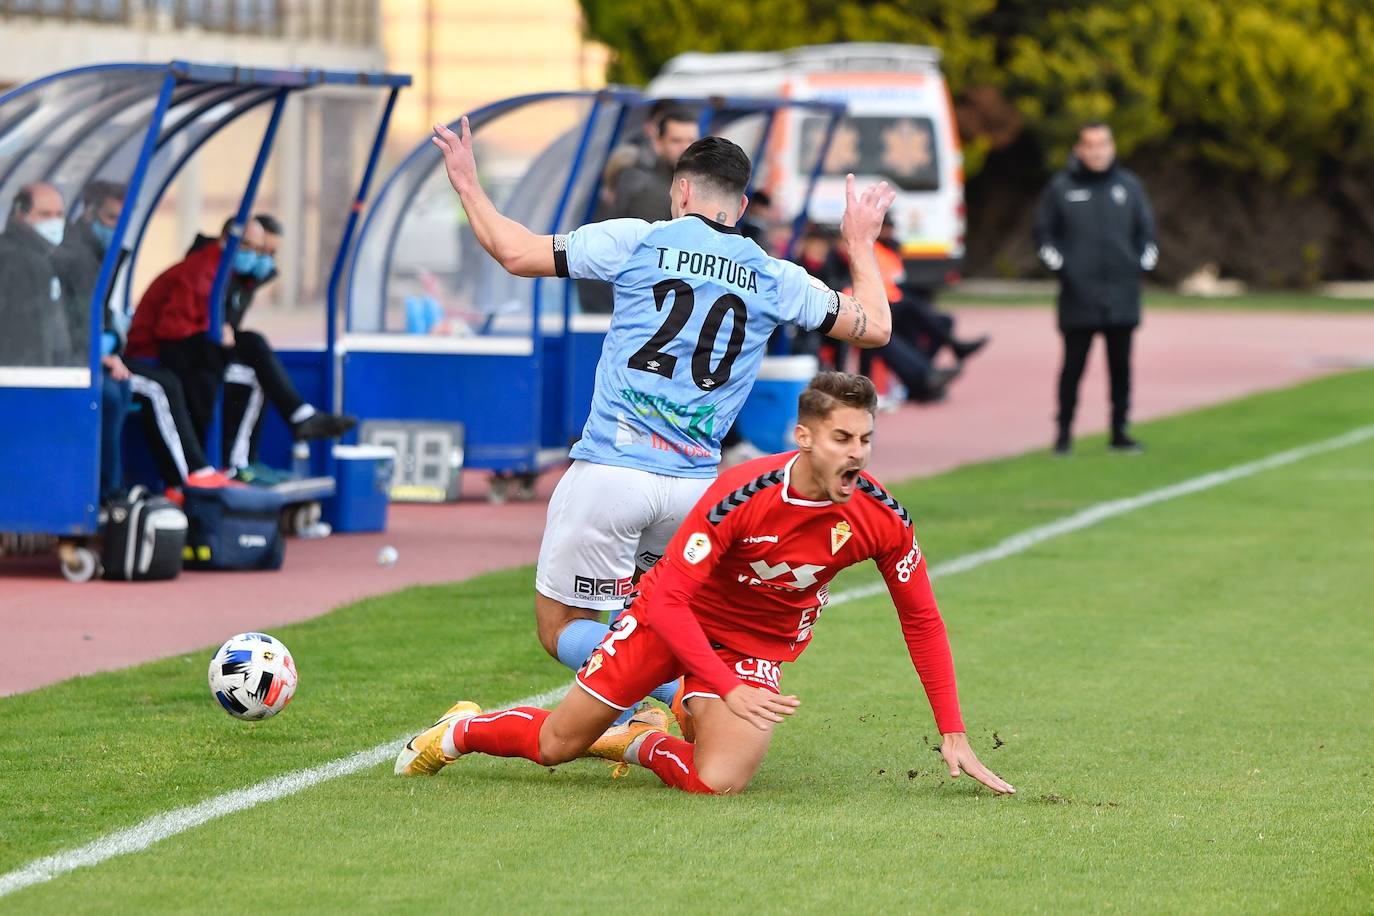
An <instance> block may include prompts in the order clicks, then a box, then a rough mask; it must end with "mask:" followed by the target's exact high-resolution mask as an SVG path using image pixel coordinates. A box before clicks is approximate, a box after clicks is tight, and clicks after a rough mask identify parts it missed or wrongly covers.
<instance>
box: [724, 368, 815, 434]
mask: <svg viewBox="0 0 1374 916" xmlns="http://www.w3.org/2000/svg"><path fill="white" fill-rule="evenodd" d="M818 371H820V363H819V361H818V360H817V359H816V357H814V356H765V357H764V358H763V365H761V366H760V367H759V377H758V381H756V382H754V389H753V390H752V391H750V392H749V398H748V399H747V400H746V401H745V402H744V407H743V408H742V409H741V410H740V412H739V418H738V419H737V420H736V421H735V425H736V426H738V427H739V431H740V432H741V433H742V434H743V435H744V438H746V439H748V440H749V441H750V442H752V443H754V444H755V445H757V446H758V447H759V448H761V449H763V450H764V451H765V452H769V453H776V452H790V451H792V450H793V449H795V448H796V447H797V444H796V442H794V441H793V439H792V429H793V427H795V426H796V425H797V398H799V397H801V393H802V392H803V391H805V390H806V386H807V385H809V384H810V383H811V380H812V379H813V378H815V377H816V373H817V372H818Z"/></svg>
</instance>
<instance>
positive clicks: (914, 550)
mask: <svg viewBox="0 0 1374 916" xmlns="http://www.w3.org/2000/svg"><path fill="white" fill-rule="evenodd" d="M919 565H921V545H920V544H917V543H916V535H915V534H912V536H911V549H910V550H908V551H907V552H906V556H904V557H902V558H901V559H900V560H898V561H897V581H898V582H910V581H911V574H912V573H913V572H915V571H916V567H917V566H919Z"/></svg>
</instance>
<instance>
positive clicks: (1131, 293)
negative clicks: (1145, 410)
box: [1035, 122, 1159, 455]
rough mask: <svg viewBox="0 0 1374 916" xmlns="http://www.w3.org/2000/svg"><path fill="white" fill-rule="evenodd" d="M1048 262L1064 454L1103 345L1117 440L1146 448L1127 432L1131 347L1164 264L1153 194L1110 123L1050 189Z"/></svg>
mask: <svg viewBox="0 0 1374 916" xmlns="http://www.w3.org/2000/svg"><path fill="white" fill-rule="evenodd" d="M1035 245H1036V250H1037V252H1038V254H1039V256H1040V260H1041V261H1043V262H1044V264H1045V266H1046V267H1048V268H1049V269H1050V270H1052V271H1054V272H1055V273H1056V274H1057V275H1058V276H1059V333H1060V334H1061V335H1062V336H1063V338H1064V364H1063V367H1062V369H1061V370H1060V373H1059V416H1058V435H1057V436H1056V438H1055V444H1054V451H1055V453H1056V454H1059V455H1067V454H1069V452H1070V450H1071V448H1072V441H1073V439H1072V429H1073V417H1074V410H1075V408H1076V407H1077V406H1078V383H1079V380H1080V379H1081V378H1082V377H1083V367H1084V365H1085V364H1086V363H1087V359H1088V350H1089V348H1090V347H1091V345H1092V339H1093V335H1095V334H1098V333H1100V334H1101V335H1102V336H1103V338H1104V339H1105V340H1106V341H1107V365H1108V368H1109V371H1110V374H1111V395H1112V438H1111V443H1110V447H1111V448H1112V449H1113V450H1114V451H1119V452H1140V451H1143V448H1142V446H1141V444H1140V443H1139V442H1137V441H1136V440H1135V439H1133V438H1131V436H1130V435H1129V434H1128V433H1127V431H1126V421H1127V417H1128V414H1129V413H1130V408H1131V338H1132V336H1133V334H1134V333H1135V329H1136V327H1137V326H1138V325H1139V324H1140V295H1141V286H1142V282H1141V273H1142V271H1148V270H1153V269H1154V267H1155V264H1156V262H1158V260H1159V248H1158V246H1157V245H1156V242H1155V221H1154V213H1153V212H1152V211H1151V209H1150V200H1149V198H1148V197H1147V196H1146V194H1145V187H1144V185H1142V184H1141V182H1140V179H1139V178H1138V177H1137V176H1136V175H1135V173H1134V172H1132V171H1130V170H1129V169H1126V168H1124V167H1123V166H1121V165H1119V164H1118V163H1117V161H1116V145H1115V143H1113V141H1112V131H1111V128H1110V127H1108V126H1107V125H1106V124H1103V123H1100V122H1093V123H1089V124H1085V125H1083V127H1082V128H1080V129H1079V131H1078V142H1077V143H1075V144H1074V147H1073V156H1072V157H1071V158H1070V160H1069V164H1068V167H1067V168H1065V169H1064V170H1063V171H1061V172H1059V173H1057V174H1056V175H1055V176H1054V177H1053V178H1051V179H1050V183H1049V186H1048V187H1046V188H1045V191H1044V194H1043V195H1041V198H1040V207H1039V211H1038V212H1037V214H1036V219H1035Z"/></svg>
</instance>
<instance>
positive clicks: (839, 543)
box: [830, 520, 854, 557]
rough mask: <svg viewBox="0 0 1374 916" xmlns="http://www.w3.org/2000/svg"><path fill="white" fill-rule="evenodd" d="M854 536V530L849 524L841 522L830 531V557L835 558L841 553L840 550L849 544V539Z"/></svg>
mask: <svg viewBox="0 0 1374 916" xmlns="http://www.w3.org/2000/svg"><path fill="white" fill-rule="evenodd" d="M853 535H854V531H853V529H851V528H850V527H849V522H846V521H843V520H842V521H841V522H840V523H839V524H838V525H836V526H835V527H834V528H831V529H830V555H831V556H832V557H833V556H834V555H835V554H837V553H839V552H840V548H841V547H843V546H844V545H845V544H848V543H849V539H850V538H851V537H852V536H853Z"/></svg>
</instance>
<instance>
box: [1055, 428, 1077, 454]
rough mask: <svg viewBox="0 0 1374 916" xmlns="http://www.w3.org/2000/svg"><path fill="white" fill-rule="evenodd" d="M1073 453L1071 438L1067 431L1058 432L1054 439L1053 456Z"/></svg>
mask: <svg viewBox="0 0 1374 916" xmlns="http://www.w3.org/2000/svg"><path fill="white" fill-rule="evenodd" d="M1072 454H1073V440H1072V439H1070V438H1069V436H1068V434H1067V433H1060V434H1059V437H1058V438H1057V439H1055V440H1054V456H1055V457H1056V458H1067V457H1069V456H1070V455H1072Z"/></svg>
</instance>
